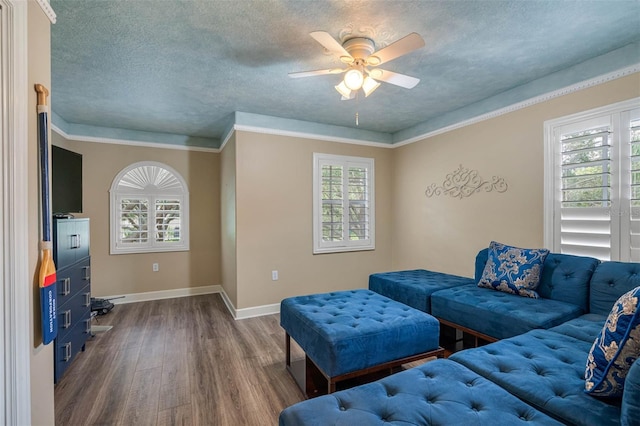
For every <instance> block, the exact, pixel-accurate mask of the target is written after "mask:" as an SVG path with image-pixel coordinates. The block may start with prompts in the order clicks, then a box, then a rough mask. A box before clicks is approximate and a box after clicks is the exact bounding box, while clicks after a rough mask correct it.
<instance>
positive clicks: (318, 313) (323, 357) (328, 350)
mask: <svg viewBox="0 0 640 426" xmlns="http://www.w3.org/2000/svg"><path fill="white" fill-rule="evenodd" d="M280 325H281V326H282V328H284V329H285V330H286V331H287V333H289V335H290V336H291V337H292V338H293V339H294V340H295V341H296V342H297V343H298V344H299V345H300V347H302V349H303V350H304V351H305V353H306V354H307V355H308V356H309V358H311V359H312V360H313V361H314V362H315V363H316V365H317V366H318V367H320V368H321V369H322V370H323V371H324V372H325V373H326V374H327V375H329V376H330V377H336V376H339V375H342V374H346V373H350V372H353V371H358V370H361V369H363V368H367V367H372V366H375V365H379V364H382V363H384V362H388V361H393V360H396V359H400V358H405V357H408V356H411V355H416V354H420V353H424V352H428V351H431V350H434V349H437V348H438V341H439V337H440V324H439V323H438V321H437V320H436V319H435V318H434V317H432V316H431V315H429V314H426V313H424V312H422V311H419V310H417V309H414V308H411V307H409V306H407V305H404V304H402V303H399V302H396V301H394V300H391V299H389V298H387V297H384V296H382V295H379V294H378V293H375V292H373V291H369V290H351V291H338V292H333V293H324V294H313V295H308V296H298V297H290V298H288V299H284V300H283V301H282V302H281V304H280Z"/></svg>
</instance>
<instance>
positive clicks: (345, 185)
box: [313, 153, 375, 253]
mask: <svg viewBox="0 0 640 426" xmlns="http://www.w3.org/2000/svg"><path fill="white" fill-rule="evenodd" d="M373 166H374V161H373V159H372V158H360V157H347V156H339V155H329V154H318V153H316V154H313V252H314V253H333V252H343V251H356V250H373V249H375V226H374V216H375V205H374V167H373Z"/></svg>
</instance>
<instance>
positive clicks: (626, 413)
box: [620, 360, 640, 426]
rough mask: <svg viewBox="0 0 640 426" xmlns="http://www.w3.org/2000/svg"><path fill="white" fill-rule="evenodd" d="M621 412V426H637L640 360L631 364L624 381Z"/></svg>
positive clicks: (638, 420)
mask: <svg viewBox="0 0 640 426" xmlns="http://www.w3.org/2000/svg"><path fill="white" fill-rule="evenodd" d="M621 411H622V413H621V414H620V424H621V425H622V426H632V425H635V426H637V425H638V422H640V360H636V362H634V363H633V365H632V366H631V368H630V369H629V374H627V379H626V380H625V381H624V393H623V394H622V406H621Z"/></svg>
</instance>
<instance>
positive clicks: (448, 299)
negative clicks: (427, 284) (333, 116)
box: [431, 285, 586, 359]
mask: <svg viewBox="0 0 640 426" xmlns="http://www.w3.org/2000/svg"><path fill="white" fill-rule="evenodd" d="M582 313H583V312H582V309H580V307H578V306H576V305H573V304H569V303H564V302H560V301H557V300H551V299H531V298H528V297H519V296H515V295H513V294H507V293H502V292H499V291H492V290H488V289H486V288H480V287H477V286H475V285H466V286H460V287H454V288H450V289H446V290H440V291H437V292H435V293H433V294H432V295H431V314H432V315H434V316H435V317H438V318H440V319H443V320H446V321H450V322H452V323H455V324H458V325H461V326H463V327H467V328H470V329H472V330H476V331H478V332H480V333H482V334H486V335H488V336H491V337H494V338H496V339H505V338H507V337H512V336H516V335H518V334H522V333H525V332H527V331H529V330H532V329H535V328H550V327H554V326H556V325H559V324H562V323H563V322H565V321H568V320H570V319H573V318H577V317H579V316H580V315H582ZM585 359H586V358H585Z"/></svg>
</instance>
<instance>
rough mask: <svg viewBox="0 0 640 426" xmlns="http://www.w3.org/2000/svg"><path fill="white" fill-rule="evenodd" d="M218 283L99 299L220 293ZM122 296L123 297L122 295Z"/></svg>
mask: <svg viewBox="0 0 640 426" xmlns="http://www.w3.org/2000/svg"><path fill="white" fill-rule="evenodd" d="M221 291H222V287H221V286H219V285H206V286H201V287H187V288H176V289H172V290H160V291H147V292H145V293H129V294H117V295H113V296H101V297H100V298H101V299H113V300H112V301H111V302H112V303H114V304H116V305H122V304H125V303H135V302H147V301H149V300H160V299H173V298H176V297H187V296H197V295H199V294H211V293H220V292H221ZM123 296H124V297H123Z"/></svg>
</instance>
